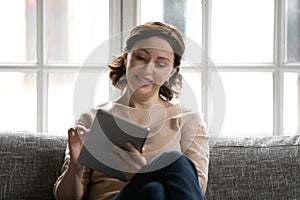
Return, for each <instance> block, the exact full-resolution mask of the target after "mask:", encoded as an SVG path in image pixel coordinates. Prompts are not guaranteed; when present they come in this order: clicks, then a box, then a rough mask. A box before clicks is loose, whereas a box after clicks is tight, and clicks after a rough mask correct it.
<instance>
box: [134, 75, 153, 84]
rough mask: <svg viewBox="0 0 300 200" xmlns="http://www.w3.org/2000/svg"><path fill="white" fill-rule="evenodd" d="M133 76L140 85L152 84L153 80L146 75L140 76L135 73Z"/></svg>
mask: <svg viewBox="0 0 300 200" xmlns="http://www.w3.org/2000/svg"><path fill="white" fill-rule="evenodd" d="M135 77H136V79H137V80H138V82H139V83H140V84H141V86H148V85H151V84H153V80H152V79H150V78H148V77H142V76H139V75H137V74H136V75H135Z"/></svg>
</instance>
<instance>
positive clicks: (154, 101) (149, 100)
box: [117, 91, 171, 109]
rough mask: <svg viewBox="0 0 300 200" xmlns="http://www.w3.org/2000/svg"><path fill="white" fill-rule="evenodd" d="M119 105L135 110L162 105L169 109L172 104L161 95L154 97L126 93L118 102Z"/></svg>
mask: <svg viewBox="0 0 300 200" xmlns="http://www.w3.org/2000/svg"><path fill="white" fill-rule="evenodd" d="M117 102H118V103H120V104H123V105H127V106H130V107H133V108H143V109H149V108H151V107H152V106H154V105H161V106H163V107H168V106H170V105H171V104H170V103H169V102H166V101H164V100H162V99H161V98H160V97H159V95H153V96H149V97H147V96H136V95H134V93H133V94H132V93H130V92H128V91H125V92H124V93H123V95H122V96H121V97H120V98H119V99H118V100H117Z"/></svg>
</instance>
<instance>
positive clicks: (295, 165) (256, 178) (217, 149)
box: [206, 136, 300, 200]
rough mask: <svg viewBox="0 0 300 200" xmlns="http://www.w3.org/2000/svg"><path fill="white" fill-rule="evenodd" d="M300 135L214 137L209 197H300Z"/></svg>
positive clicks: (233, 199) (224, 198)
mask: <svg viewBox="0 0 300 200" xmlns="http://www.w3.org/2000/svg"><path fill="white" fill-rule="evenodd" d="M299 145H300V136H295V137H287V136H277V137H255V138H216V139H214V140H211V151H210V166H209V178H208V190H207V192H206V199H212V200H219V199H220V200H221V199H222V200H226V199H228V200H229V199H230V200H235V199H272V200H275V199H285V200H288V199H291V200H292V199H293V200H296V199H300V147H299Z"/></svg>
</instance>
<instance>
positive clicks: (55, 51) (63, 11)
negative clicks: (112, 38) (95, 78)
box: [46, 0, 109, 64]
mask: <svg viewBox="0 0 300 200" xmlns="http://www.w3.org/2000/svg"><path fill="white" fill-rule="evenodd" d="M46 19H47V51H48V52H47V53H48V60H49V62H52V63H58V62H62V63H80V64H81V63H83V62H84V60H85V59H86V58H87V57H88V55H89V54H90V53H91V52H92V51H93V50H94V49H95V48H96V47H97V46H99V45H101V44H102V43H103V42H104V41H107V40H108V36H109V20H108V19H109V1H108V0H101V1H99V0H86V1H80V0H72V1H68V0H48V1H47V18H46ZM107 51H108V50H107Z"/></svg>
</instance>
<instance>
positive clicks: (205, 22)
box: [202, 0, 213, 131]
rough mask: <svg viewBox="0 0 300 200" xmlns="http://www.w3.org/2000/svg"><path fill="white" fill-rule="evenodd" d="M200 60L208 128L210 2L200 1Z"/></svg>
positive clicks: (204, 114) (209, 106) (204, 110)
mask: <svg viewBox="0 0 300 200" xmlns="http://www.w3.org/2000/svg"><path fill="white" fill-rule="evenodd" d="M202 13H203V17H202V48H203V51H202V58H203V66H204V71H203V79H204V80H202V85H203V86H204V87H202V112H203V116H204V120H205V121H206V122H207V124H208V126H209V131H210V130H211V129H212V128H213V127H210V126H211V123H210V120H211V119H212V116H211V115H212V106H211V103H210V98H209V96H210V95H209V89H210V88H211V70H210V65H211V63H210V59H209V57H210V52H211V48H210V47H211V40H210V39H211V0H203V1H202Z"/></svg>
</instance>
